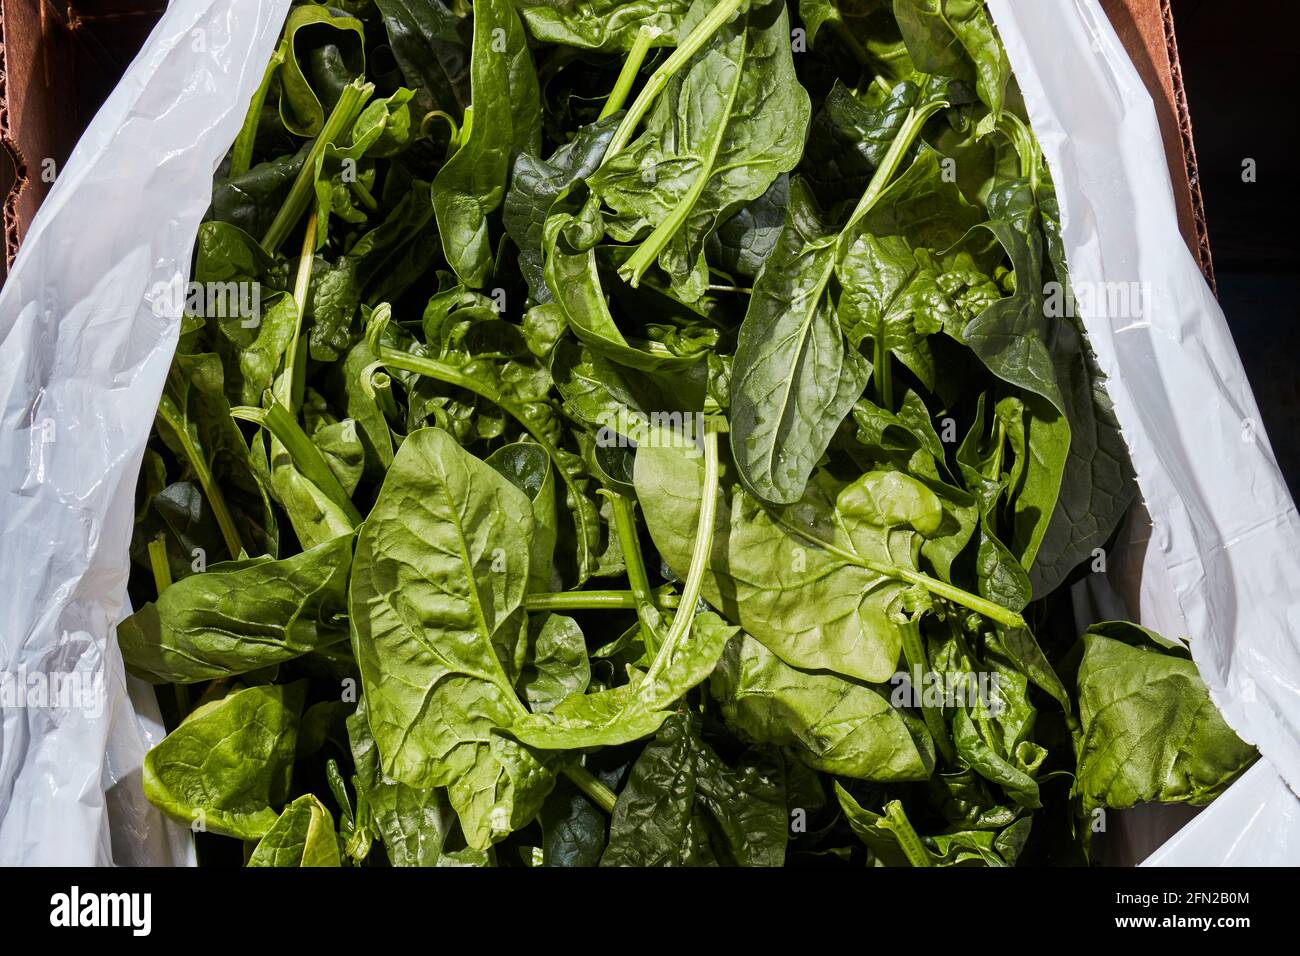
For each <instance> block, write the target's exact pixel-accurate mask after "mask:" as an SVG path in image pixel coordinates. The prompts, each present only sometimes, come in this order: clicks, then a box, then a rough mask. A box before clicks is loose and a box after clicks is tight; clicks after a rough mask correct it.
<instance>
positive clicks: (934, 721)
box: [902, 621, 957, 764]
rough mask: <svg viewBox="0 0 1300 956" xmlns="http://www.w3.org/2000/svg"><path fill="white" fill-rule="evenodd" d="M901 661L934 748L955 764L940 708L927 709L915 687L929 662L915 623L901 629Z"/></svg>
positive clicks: (922, 690)
mask: <svg viewBox="0 0 1300 956" xmlns="http://www.w3.org/2000/svg"><path fill="white" fill-rule="evenodd" d="M902 631H903V660H905V661H907V673H908V676H909V678H910V679H911V680H912V681H913V688H912V689H913V691H914V692H915V693H916V694H917V695H919V696H920V698H921V716H922V717H923V718H924V719H925V726H926V727H927V728H928V729H929V731H930V736H931V737H933V738H934V743H935V746H936V747H938V748H939V753H940V755H941V756H942V757H943V759H944V760H946V761H947V762H948V763H950V764H952V763H956V761H957V751H956V750H955V749H954V748H953V745H952V738H951V737H950V736H949V734H948V725H947V723H945V722H944V719H943V708H942V707H937V708H936V707H927V706H926V704H925V693H924V687H923V686H916V683H915V682H916V679H917V677H918V676H919V677H920V679H921V682H922V684H924V680H925V676H926V675H927V674H929V673H930V660H929V658H928V657H927V655H926V653H925V642H924V641H923V640H922V638H921V627H920V625H919V624H918V623H917V622H916V621H908V622H907V623H906V624H904V625H903V627H902Z"/></svg>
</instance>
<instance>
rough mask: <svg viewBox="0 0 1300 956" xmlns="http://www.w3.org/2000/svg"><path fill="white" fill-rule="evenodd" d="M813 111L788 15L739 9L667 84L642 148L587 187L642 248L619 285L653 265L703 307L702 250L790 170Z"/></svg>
mask: <svg viewBox="0 0 1300 956" xmlns="http://www.w3.org/2000/svg"><path fill="white" fill-rule="evenodd" d="M711 7H712V4H711V3H709V2H707V0H696V2H695V3H693V4H692V5H691V8H690V10H689V11H688V12H687V14H686V17H685V18H684V19H683V21H682V25H681V32H682V33H683V34H685V33H688V32H690V31H691V30H692V29H693V28H694V27H696V26H697V25H698V24H699V23H700V22H701V21H702V20H703V19H704V17H705V16H706V14H708V12H709V11H710V8H711ZM810 109H811V108H810V105H809V101H808V94H807V93H805V92H804V90H803V88H802V87H801V86H800V85H799V82H798V80H797V79H796V77H795V71H794V60H793V58H792V54H791V51H790V23H789V17H788V15H787V13H786V9H785V4H784V3H783V2H780V0H749V2H746V3H744V4H742V5H741V7H740V9H739V11H738V12H737V14H736V15H735V16H734V17H733V18H732V19H731V20H730V21H728V22H727V23H725V24H724V25H723V26H722V27H721V29H719V30H718V31H717V32H716V33H715V34H714V35H713V36H712V38H711V39H710V41H709V42H708V43H707V44H706V46H705V47H704V49H703V50H701V51H700V53H699V54H697V55H696V56H695V57H694V58H693V59H692V61H691V62H690V63H689V64H688V65H686V66H685V67H683V68H682V69H681V70H680V71H678V72H677V73H675V74H674V75H673V76H672V77H671V78H670V79H669V81H668V85H667V88H666V89H665V90H664V92H663V93H662V94H661V95H660V96H659V98H658V100H657V101H656V104H655V106H654V109H653V111H652V112H651V114H650V117H649V119H648V120H647V122H646V128H645V131H644V132H643V133H642V134H641V136H639V137H638V138H637V139H635V140H634V141H632V143H630V144H629V145H628V146H627V148H626V149H623V150H622V151H620V152H617V153H615V154H614V155H613V156H611V157H609V158H607V159H606V162H605V164H604V166H602V167H601V169H600V170H598V171H597V172H596V174H595V175H594V176H592V177H590V178H589V179H588V184H589V185H590V186H591V188H592V189H593V191H594V192H595V193H596V194H597V195H598V196H600V198H601V199H603V200H604V201H605V203H606V204H608V205H609V206H610V207H611V208H612V209H613V210H614V213H615V216H614V217H613V218H612V219H610V221H609V229H610V231H611V233H612V234H613V235H614V236H615V238H617V239H619V240H620V241H623V242H627V241H632V240H634V239H640V237H642V236H644V238H643V239H640V244H639V246H638V248H637V251H636V252H635V253H634V254H633V255H632V256H631V258H629V259H628V260H627V262H625V263H624V264H623V266H622V267H621V268H620V270H619V272H620V274H621V275H623V276H624V277H625V278H626V279H627V280H628V281H629V282H630V283H631V284H632V285H636V284H637V283H638V282H639V281H640V280H641V277H642V275H644V274H645V272H646V270H647V269H649V268H650V266H651V265H653V264H655V263H656V262H658V263H659V265H660V267H661V268H662V269H663V270H664V272H665V273H666V274H667V275H668V276H669V278H670V280H671V282H672V287H673V290H674V292H675V293H676V294H677V295H678V296H680V297H681V298H682V299H683V300H686V301H693V300H696V299H698V298H700V296H702V295H703V294H704V291H705V286H707V285H708V266H707V263H706V261H705V259H704V246H705V242H706V240H707V239H708V237H709V235H710V234H711V233H712V232H713V231H714V230H715V229H716V228H717V226H718V224H719V223H720V222H722V221H723V220H725V219H726V218H727V217H728V216H729V215H731V214H732V213H734V212H735V211H736V210H737V209H739V208H740V207H741V206H742V205H743V204H745V203H747V202H749V201H751V200H754V199H757V198H758V197H760V196H762V195H763V193H764V192H766V191H767V189H768V187H769V186H771V185H772V182H773V181H774V180H775V179H776V178H777V176H779V175H780V174H781V173H785V172H789V171H790V170H791V169H793V168H794V166H795V164H796V163H797V162H798V161H799V154H800V151H801V150H802V147H803V141H804V136H805V134H806V132H807V128H808V116H809V113H810ZM647 180H648V181H647ZM647 187H653V188H647ZM647 232H649V235H648V236H647V235H645V234H646V233H647Z"/></svg>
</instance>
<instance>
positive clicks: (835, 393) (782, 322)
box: [731, 179, 871, 503]
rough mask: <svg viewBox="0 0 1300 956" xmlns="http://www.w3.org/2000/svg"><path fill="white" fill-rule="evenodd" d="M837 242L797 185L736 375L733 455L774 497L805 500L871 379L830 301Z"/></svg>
mask: <svg viewBox="0 0 1300 956" xmlns="http://www.w3.org/2000/svg"><path fill="white" fill-rule="evenodd" d="M836 238H837V237H836V235H835V234H833V233H828V232H827V231H826V230H825V229H824V227H823V226H822V224H821V222H820V219H819V215H818V212H817V209H816V206H815V205H814V203H813V201H812V198H811V196H810V195H809V194H808V192H807V190H806V188H805V187H804V186H803V185H802V184H801V182H800V181H799V180H797V179H796V180H795V181H794V182H792V183H791V188H790V205H789V208H788V212H787V218H786V224H785V227H784V228H783V229H782V231H781V236H780V238H779V239H778V240H777V244H776V248H775V249H773V250H772V254H771V256H769V257H768V260H767V262H766V263H765V265H764V268H763V271H762V273H760V275H759V277H758V279H757V281H756V282H755V283H754V293H753V296H752V298H751V299H750V305H749V309H748V310H747V311H746V313H745V323H744V325H742V326H741V329H740V336H739V338H738V340H737V343H736V357H735V360H734V362H733V364H732V372H731V374H732V378H731V411H732V439H731V450H732V454H733V455H734V456H735V459H736V465H737V467H738V468H739V470H740V474H741V476H742V478H743V479H744V481H745V483H746V485H747V487H749V488H751V489H752V490H753V491H754V493H755V494H757V495H758V496H759V497H761V498H763V499H765V500H768V501H775V502H781V503H789V502H793V501H797V500H798V499H799V496H800V495H801V494H802V493H803V490H804V486H805V484H806V483H807V481H808V476H809V474H810V473H811V472H812V470H813V468H814V467H815V466H816V465H817V461H818V460H819V459H820V458H821V456H822V454H823V453H824V452H825V451H826V447H827V446H828V445H829V444H830V440H831V436H832V435H833V434H834V433H835V430H836V429H837V428H838V427H839V424H840V421H841V420H842V419H843V418H844V416H845V415H847V414H848V413H849V409H851V408H852V407H853V403H854V402H855V401H857V399H858V397H859V396H860V395H861V394H862V390H863V388H865V387H866V384H867V380H868V378H869V377H870V374H871V365H870V363H869V362H867V360H866V359H864V358H863V357H862V356H861V355H859V354H858V352H857V350H856V349H853V348H849V347H846V346H845V343H844V335H843V333H842V332H841V331H840V326H839V323H838V321H837V319H836V312H835V309H834V307H833V306H832V304H831V302H830V298H829V296H830V286H831V280H832V276H833V274H834V268H835V242H836Z"/></svg>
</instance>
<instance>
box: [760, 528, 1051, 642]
mask: <svg viewBox="0 0 1300 956" xmlns="http://www.w3.org/2000/svg"><path fill="white" fill-rule="evenodd" d="M773 519H774V520H775V521H776V523H777V524H778V525H779V526H780V527H782V528H784V529H785V530H786V531H789V532H790V533H791V534H793V535H795V536H796V537H799V538H802V539H803V540H804V541H807V542H808V543H809V544H811V545H814V546H815V547H818V548H821V549H822V550H823V551H826V552H828V553H830V554H833V555H835V556H836V557H837V558H839V559H840V560H841V561H843V562H845V563H846V564H853V565H856V566H857V567H860V568H866V569H867V570H868V571H875V572H876V573H877V574H883V575H884V576H885V577H890V578H897V579H898V580H900V581H906V582H907V583H908V584H919V585H920V586H921V587H923V588H925V589H926V590H927V591H929V592H930V593H931V594H937V595H939V597H942V598H947V599H948V600H949V601H952V602H953V603H954V604H960V605H961V606H962V607H965V608H969V609H970V610H972V611H974V612H975V613H977V614H982V615H984V617H986V618H988V619H989V620H991V621H997V622H998V623H999V624H1005V625H1006V626H1007V627H1028V625H1027V624H1026V623H1025V619H1024V618H1023V617H1021V616H1020V615H1019V614H1017V613H1016V612H1015V611H1012V610H1011V609H1009V608H1005V607H1003V606H1002V605H1001V604H994V603H993V602H992V601H990V600H988V599H987V598H982V597H980V596H979V595H978V594H971V593H970V592H969V591H963V590H962V589H961V588H959V587H954V586H953V585H951V584H948V583H946V582H944V581H940V580H939V579H938V578H932V577H930V576H929V575H928V574H922V573H921V572H920V571H909V570H908V569H907V568H899V567H894V566H893V565H889V564H881V563H880V562H878V561H872V560H870V559H869V558H864V557H862V556H861V555H858V554H854V553H853V552H851V551H845V550H844V549H843V548H839V547H836V546H835V545H833V544H831V543H830V542H829V541H824V540H822V539H821V538H819V537H817V536H816V535H815V534H813V533H812V532H811V531H807V530H805V529H804V528H800V527H798V526H797V525H793V524H790V523H789V522H787V521H783V520H782V519H780V518H778V517H776V516H773Z"/></svg>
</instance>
